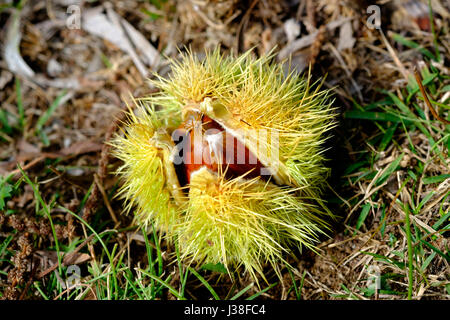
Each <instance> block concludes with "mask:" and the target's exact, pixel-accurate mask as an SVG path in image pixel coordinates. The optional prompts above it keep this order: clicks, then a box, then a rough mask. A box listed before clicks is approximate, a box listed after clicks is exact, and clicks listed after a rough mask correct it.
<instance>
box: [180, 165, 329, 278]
mask: <svg viewBox="0 0 450 320" xmlns="http://www.w3.org/2000/svg"><path fill="white" fill-rule="evenodd" d="M324 225H325V223H324V222H323V221H322V220H321V219H320V218H319V216H318V215H317V208H315V207H314V206H312V205H310V204H308V203H307V202H303V201H302V199H301V198H299V197H298V196H297V195H296V190H295V189H292V188H288V187H278V186H276V185H274V184H272V183H267V182H263V181H262V180H261V179H260V178H254V179H251V180H247V179H245V178H241V177H240V178H235V179H231V180H227V179H225V176H224V174H223V173H219V174H214V173H211V172H210V171H208V170H207V169H201V170H200V171H198V172H197V173H196V174H195V175H194V176H193V177H192V180H191V184H190V191H189V202H188V207H187V210H186V211H185V214H184V215H183V218H182V220H181V222H180V225H179V227H178V228H177V229H176V230H177V234H178V239H179V241H180V248H181V250H182V251H183V252H184V256H185V257H189V258H191V259H193V260H197V261H203V262H205V263H214V264H215V263H219V262H220V263H224V264H225V265H226V266H229V265H233V266H239V265H243V266H244V267H245V269H246V270H247V271H248V272H250V274H251V275H252V276H254V277H256V274H255V273H259V274H260V275H261V276H263V277H264V275H263V273H262V263H264V262H269V263H271V264H272V266H273V268H274V269H275V270H276V271H278V266H277V262H280V261H283V254H285V253H286V250H287V248H288V247H289V245H292V244H295V245H298V244H300V245H305V246H306V247H309V248H312V249H313V248H314V246H313V244H314V242H315V241H317V239H318V235H319V234H320V233H322V228H321V227H323V226H324Z"/></svg>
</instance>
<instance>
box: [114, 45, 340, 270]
mask: <svg viewBox="0 0 450 320" xmlns="http://www.w3.org/2000/svg"><path fill="white" fill-rule="evenodd" d="M270 60H271V57H270V56H266V57H262V58H260V59H253V58H251V53H250V52H247V53H246V54H244V55H242V56H240V57H238V58H233V57H227V58H224V57H223V56H222V55H221V54H220V53H219V51H218V50H216V51H214V52H213V53H211V54H207V55H206V57H205V59H204V60H203V61H199V60H198V59H196V58H195V57H194V56H193V55H192V54H190V53H188V54H186V55H185V56H184V58H183V59H182V61H181V62H172V65H173V68H172V75H171V76H170V77H169V78H168V79H164V78H158V80H156V81H154V82H153V83H154V85H156V86H157V87H158V88H159V89H160V92H159V93H158V94H156V95H153V96H151V97H149V98H146V99H144V100H142V101H143V102H144V104H143V105H139V106H138V108H139V110H140V113H141V115H140V116H139V117H136V116H130V119H129V122H128V124H127V126H126V127H127V129H126V134H125V136H124V137H117V139H116V140H115V142H114V143H113V144H114V146H115V154H116V155H117V157H119V158H120V159H122V160H123V161H124V165H123V166H122V167H121V168H120V170H119V174H120V175H122V177H123V180H124V185H123V187H122V189H121V195H122V196H123V197H124V198H125V199H126V200H128V205H127V210H129V211H130V210H131V208H132V207H135V208H136V209H135V217H136V220H137V222H138V223H139V224H144V225H148V224H150V223H152V224H154V225H155V226H156V227H158V228H162V229H163V230H164V231H166V236H167V237H168V238H169V239H174V238H176V239H178V241H179V243H180V249H181V251H182V256H183V257H184V258H186V259H193V260H195V261H203V262H210V263H218V262H221V263H224V264H225V266H227V268H229V269H230V268H233V267H238V266H240V265H242V266H244V268H245V269H246V270H247V271H248V272H249V273H250V274H252V275H253V276H254V277H256V274H257V273H258V274H261V275H262V264H263V263H264V262H269V263H270V264H271V265H272V266H273V267H274V269H275V270H278V269H277V264H278V263H279V262H280V261H283V256H284V254H285V251H286V250H287V248H288V247H289V246H290V245H292V244H295V245H299V246H306V247H309V248H312V249H313V248H314V243H315V242H317V240H318V235H319V234H320V233H321V232H322V231H321V230H323V229H324V227H326V223H325V222H324V220H323V217H324V216H325V215H331V213H330V212H329V211H328V210H327V208H326V207H325V206H324V205H323V202H322V201H321V200H320V194H321V191H322V188H323V184H324V181H325V178H326V175H327V172H328V169H327V168H326V167H325V166H324V165H323V161H324V158H323V149H322V144H323V141H324V137H323V134H324V133H325V132H326V131H327V130H329V129H330V128H331V127H332V126H333V125H334V124H333V117H334V115H333V109H332V107H331V102H330V101H329V99H328V91H320V90H319V88H320V85H315V86H310V83H309V79H304V78H299V77H298V76H297V75H296V74H295V73H290V74H289V75H288V76H284V72H283V69H282V66H281V65H277V64H272V63H270ZM311 87H313V88H314V89H311ZM188 107H189V108H195V109H197V110H199V111H200V112H203V113H205V114H207V115H208V116H209V117H210V118H212V119H214V120H215V121H216V122H218V123H219V124H221V125H222V126H223V127H224V128H226V129H227V130H229V131H230V132H232V133H233V134H234V135H235V136H236V137H238V138H242V140H241V141H245V144H246V146H247V147H248V148H249V149H250V150H251V151H255V154H256V153H257V152H256V150H257V148H258V147H257V146H256V142H259V143H263V144H266V147H267V149H268V150H270V149H271V148H273V147H277V146H274V145H272V142H271V141H266V140H264V139H259V138H260V137H258V134H256V135H255V134H254V132H255V130H258V129H266V130H268V131H269V132H276V133H277V134H278V139H279V142H278V143H279V145H278V147H279V157H278V158H277V159H272V158H271V157H270V156H269V155H267V157H266V155H260V154H258V157H260V156H261V157H262V158H260V160H261V162H263V164H264V165H265V166H267V167H269V168H271V169H273V172H274V180H271V182H263V180H262V179H260V178H256V179H251V180H250V179H246V178H245V177H239V178H236V179H232V180H227V179H225V178H224V173H223V172H218V173H211V172H209V171H207V170H202V171H201V172H198V173H196V174H195V176H194V177H192V180H191V184H190V185H188V186H187V189H186V190H187V192H188V194H186V193H185V197H181V196H180V194H182V191H181V190H177V186H176V184H174V183H173V181H174V176H173V175H174V170H173V166H172V165H171V163H170V159H169V155H170V152H171V151H172V150H171V148H172V147H173V146H171V145H170V143H168V142H167V136H168V135H170V133H171V132H172V131H173V130H174V129H175V128H177V127H178V126H179V125H180V123H182V121H183V111H184V110H185V109H186V108H188ZM161 132H162V133H161ZM244 137H245V138H246V139H244ZM260 140H263V141H260ZM255 141H256V142H255ZM273 181H275V182H277V185H276V184H274V183H273ZM281 186H283V187H281ZM230 271H232V270H230Z"/></svg>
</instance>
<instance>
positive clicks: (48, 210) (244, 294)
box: [0, 168, 276, 300]
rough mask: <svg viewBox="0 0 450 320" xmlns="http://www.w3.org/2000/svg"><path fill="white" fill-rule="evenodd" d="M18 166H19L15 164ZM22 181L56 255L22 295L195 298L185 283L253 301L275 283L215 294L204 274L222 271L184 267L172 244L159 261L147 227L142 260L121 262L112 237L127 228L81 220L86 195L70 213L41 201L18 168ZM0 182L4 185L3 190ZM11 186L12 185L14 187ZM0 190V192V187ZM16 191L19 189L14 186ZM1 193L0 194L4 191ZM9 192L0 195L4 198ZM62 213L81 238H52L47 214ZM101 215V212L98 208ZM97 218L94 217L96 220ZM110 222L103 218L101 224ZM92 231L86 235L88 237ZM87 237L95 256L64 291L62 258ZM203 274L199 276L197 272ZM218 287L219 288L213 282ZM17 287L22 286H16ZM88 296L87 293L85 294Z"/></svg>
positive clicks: (123, 253)
mask: <svg viewBox="0 0 450 320" xmlns="http://www.w3.org/2000/svg"><path fill="white" fill-rule="evenodd" d="M20 169H21V168H20ZM21 172H22V175H23V179H21V180H23V181H24V182H25V183H26V184H28V185H29V186H30V187H31V188H32V190H33V194H34V198H35V201H36V206H35V215H36V216H38V217H40V218H42V219H46V220H47V221H49V223H50V226H51V230H52V242H53V243H54V245H53V246H49V247H47V248H45V249H46V250H50V251H54V252H56V253H58V255H57V256H58V261H57V263H58V268H57V269H56V270H54V271H53V272H51V273H49V274H48V275H46V276H45V277H44V278H42V279H40V280H35V281H33V283H32V286H31V288H30V289H29V292H28V294H31V291H30V290H35V292H36V293H37V294H38V295H39V296H40V297H41V298H42V299H44V300H52V299H55V298H56V299H58V300H66V299H86V298H88V297H89V295H94V296H95V298H96V299H100V300H103V299H107V300H123V299H133V300H134V299H137V300H155V299H164V298H167V296H168V294H171V295H172V296H173V297H174V298H175V299H178V300H186V299H197V298H198V297H197V296H191V295H190V294H189V293H187V291H186V286H187V283H188V282H189V283H190V285H193V284H194V283H197V284H196V285H200V286H202V287H203V288H205V289H206V290H207V291H208V292H209V293H210V297H211V298H214V299H215V300H219V299H225V298H226V299H230V300H236V299H255V298H257V297H259V296H260V295H261V294H263V293H264V292H266V291H268V290H269V289H271V288H273V286H274V285H276V283H274V284H272V285H269V286H268V287H266V288H263V289H262V290H259V291H256V293H255V291H253V292H252V293H250V290H251V289H252V288H253V287H254V284H253V283H252V284H250V285H247V286H245V287H243V288H242V289H240V290H239V291H238V292H235V293H234V294H233V292H232V291H230V292H229V294H232V296H230V297H228V295H227V296H222V297H221V296H220V295H219V294H218V293H217V292H216V289H214V287H217V284H216V283H210V282H209V281H208V280H206V279H207V277H206V275H207V276H208V278H209V277H210V276H211V275H214V274H221V273H222V272H221V271H223V270H221V267H220V266H219V265H214V266H211V265H204V266H199V267H198V268H199V269H198V270H196V269H194V268H193V267H189V266H186V265H185V264H184V263H183V262H182V261H181V260H180V254H179V252H178V248H177V247H175V251H176V252H175V254H171V255H170V256H169V259H168V260H169V261H165V259H167V258H163V255H164V253H163V251H162V248H161V239H160V238H159V235H158V233H157V232H156V230H154V229H152V231H151V232H150V233H145V232H142V236H143V239H144V243H142V244H141V245H143V246H144V247H145V251H144V252H145V255H146V257H145V259H144V261H145V263H144V264H142V262H140V263H139V264H138V265H133V264H130V261H127V257H128V255H129V254H130V253H129V252H128V247H127V246H119V245H118V242H117V237H118V236H119V234H120V233H121V232H122V233H123V234H126V233H127V232H129V231H130V228H125V229H123V230H121V229H108V228H105V225H104V223H95V221H96V219H95V218H94V219H93V222H91V223H87V222H86V221H85V220H84V219H82V218H81V216H80V213H81V211H82V207H83V206H84V204H85V202H86V200H87V198H88V196H89V192H90V190H91V189H90V190H89V191H88V194H86V196H85V198H84V199H83V200H82V203H81V206H80V208H79V211H78V213H76V212H72V211H70V210H68V209H67V208H65V207H63V206H60V205H58V204H57V203H56V201H54V200H52V201H50V202H47V201H45V199H44V198H43V196H42V194H41V192H40V190H39V182H38V181H32V180H31V178H30V177H29V176H28V175H27V173H26V172H24V171H23V170H22V169H21ZM5 181H6V180H5ZM5 185H7V186H8V187H7V188H6V187H5ZM2 188H3V190H7V191H8V192H12V189H14V186H10V185H9V184H7V183H6V182H3V187H2ZM16 189H17V188H16ZM0 190H2V189H1V188H0ZM17 191H18V192H19V193H20V191H21V190H17ZM4 194H6V192H5V191H4ZM9 196H10V195H9V193H8V194H7V195H6V197H9ZM54 211H59V212H65V213H67V214H70V215H71V216H72V217H74V219H75V220H77V221H78V222H79V223H80V225H83V226H84V228H85V230H86V238H75V239H73V240H72V241H70V242H67V241H61V240H58V238H57V237H56V231H55V226H56V224H60V223H61V221H57V220H55V218H54V217H53V212H54ZM103 213H104V212H103ZM97 214H102V210H99V212H98V213H97ZM98 222H100V221H98ZM109 224H110V221H107V225H109ZM133 230H134V232H137V231H139V230H138V229H136V228H132V229H131V231H133ZM91 235H92V237H90V236H91ZM13 238H14V233H11V235H10V236H8V237H7V238H6V239H4V240H3V242H2V243H0V267H1V266H2V265H3V266H4V264H5V263H10V262H9V258H8V257H10V256H12V255H13V254H14V252H13V251H8V249H7V248H8V246H9V244H10V243H11V241H12V240H13ZM88 238H90V239H91V240H90V241H89V242H88V245H87V246H85V247H84V248H83V249H81V251H80V252H81V253H85V254H90V251H89V250H88V249H87V248H88V247H89V245H92V246H93V248H94V251H95V257H96V259H95V260H90V261H89V262H87V263H84V265H80V266H79V267H80V268H81V270H82V272H81V279H80V282H79V284H78V285H75V286H74V287H72V288H70V289H68V287H67V286H66V285H65V283H64V281H65V280H66V279H67V277H68V276H69V274H68V267H69V266H68V265H66V264H65V263H64V262H63V261H64V258H65V257H67V255H69V254H70V253H71V252H73V251H74V250H76V248H77V247H78V246H80V245H81V244H82V243H83V242H84V241H85V240H86V239H88ZM173 265H175V266H176V268H175V269H174V270H175V271H176V273H177V275H178V277H179V281H175V282H173V281H172V280H173V278H174V276H175V275H174V274H173V273H172V272H169V271H168V270H170V266H173ZM0 269H1V268H0ZM201 273H203V274H204V275H202V274H201ZM0 276H7V274H6V273H4V272H3V273H0ZM219 287H220V286H219ZM19 288H20V289H23V285H22V286H19ZM91 298H92V297H91Z"/></svg>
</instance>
